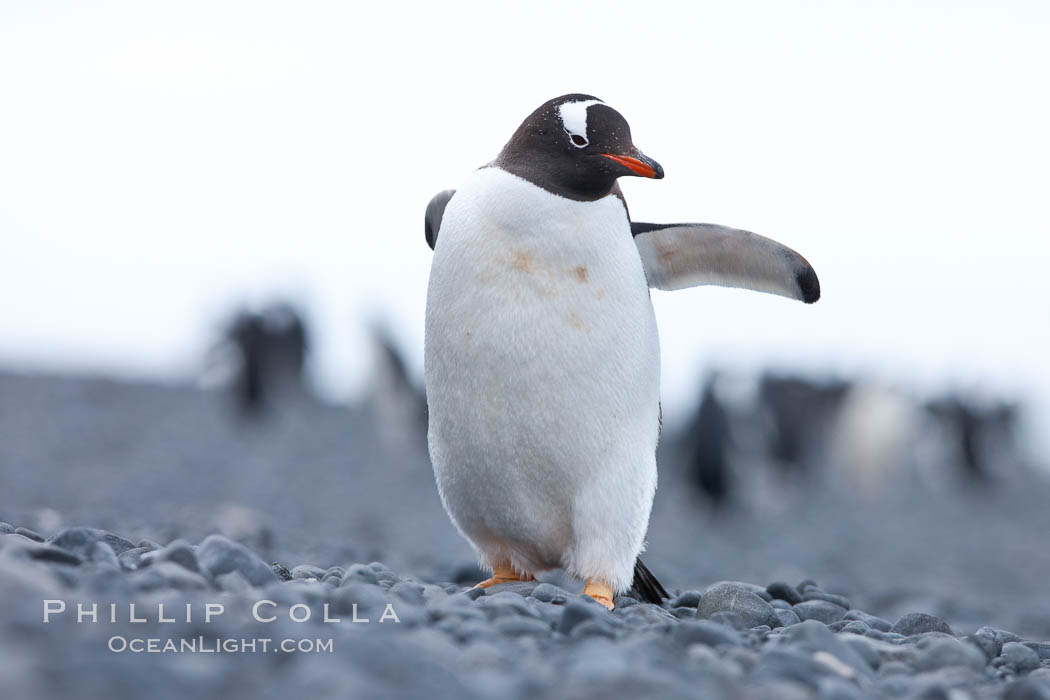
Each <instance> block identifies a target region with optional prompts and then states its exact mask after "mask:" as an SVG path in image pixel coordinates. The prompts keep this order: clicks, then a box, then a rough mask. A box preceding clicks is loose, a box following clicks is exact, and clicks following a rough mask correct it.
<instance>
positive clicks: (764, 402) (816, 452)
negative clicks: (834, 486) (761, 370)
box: [758, 374, 850, 477]
mask: <svg viewBox="0 0 1050 700" xmlns="http://www.w3.org/2000/svg"><path fill="white" fill-rule="evenodd" d="M849 389H850V385H849V384H848V383H846V382H841V381H835V380H829V381H826V382H815V381H810V380H808V379H803V378H801V377H787V376H779V375H774V374H766V375H764V376H763V377H762V379H761V382H760V384H759V398H758V400H759V404H760V410H762V411H763V412H765V413H766V415H767V417H768V420H769V423H770V431H769V453H770V457H771V458H772V460H773V462H774V464H776V466H777V467H778V468H779V469H780V470H781V471H782V472H783V474H784V475H785V476H796V477H798V476H803V475H807V474H809V473H811V472H812V471H814V469H815V468H816V466H817V465H819V464H821V463H822V462H823V461H824V457H825V453H826V451H827V448H828V441H829V438H830V436H831V435H832V434H833V432H834V430H835V423H836V421H837V418H838V414H839V411H840V410H841V408H842V404H843V401H844V399H845V397H846V396H847V394H848V392H849Z"/></svg>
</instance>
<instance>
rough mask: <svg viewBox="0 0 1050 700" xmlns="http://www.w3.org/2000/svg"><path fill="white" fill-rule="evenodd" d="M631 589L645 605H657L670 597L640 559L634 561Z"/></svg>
mask: <svg viewBox="0 0 1050 700" xmlns="http://www.w3.org/2000/svg"><path fill="white" fill-rule="evenodd" d="M631 588H632V589H633V590H634V592H635V593H637V594H638V597H639V598H640V599H641V600H643V601H645V602H646V603H654V604H656V605H659V604H660V603H661V602H662V601H663V600H664V599H666V598H670V597H671V596H670V595H668V593H667V591H666V590H664V587H663V586H662V585H661V584H660V582H659V581H657V580H656V577H655V576H653V572H652V571H649V568H648V567H647V566H646V565H645V564H643V563H642V560H641V559H635V560H634V581H633V582H632V583H631Z"/></svg>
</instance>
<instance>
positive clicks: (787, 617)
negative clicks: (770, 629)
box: [776, 608, 802, 627]
mask: <svg viewBox="0 0 1050 700" xmlns="http://www.w3.org/2000/svg"><path fill="white" fill-rule="evenodd" d="M776 615H777V617H778V618H780V624H782V625H783V626H784V627H790V626H791V625H797V624H798V623H800V622H802V620H801V619H799V616H798V615H797V614H796V613H795V611H794V610H792V609H791V608H788V609H787V610H781V609H780V608H777V609H776Z"/></svg>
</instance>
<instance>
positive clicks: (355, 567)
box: [0, 374, 1050, 700]
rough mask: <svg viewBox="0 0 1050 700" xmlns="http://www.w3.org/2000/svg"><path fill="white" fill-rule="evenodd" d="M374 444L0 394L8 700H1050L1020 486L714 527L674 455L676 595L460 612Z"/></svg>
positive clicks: (1032, 542) (771, 515) (1034, 515)
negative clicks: (611, 605) (250, 645)
mask: <svg viewBox="0 0 1050 700" xmlns="http://www.w3.org/2000/svg"><path fill="white" fill-rule="evenodd" d="M390 421H391V418H390V416H389V415H380V414H377V413H376V412H375V411H373V410H371V409H368V408H357V409H345V408H336V407H328V406H322V405H319V404H314V403H310V402H304V403H301V404H295V405H288V406H284V407H282V408H281V409H280V410H277V411H275V412H272V413H271V414H270V415H269V416H268V417H267V418H266V419H265V420H264V421H262V422H260V423H247V422H244V421H241V420H239V419H237V418H236V417H235V416H233V415H232V414H231V412H230V410H229V406H228V405H227V404H226V403H225V402H224V401H223V400H222V397H220V396H216V395H213V394H208V393H204V392H198V391H195V390H192V389H188V388H178V387H158V386H149V385H127V384H118V383H113V382H107V381H100V380H84V379H61V378H50V377H25V376H18V375H12V374H0V521H3V522H0V697H3V698H5V699H6V698H16V699H17V698H38V697H66V698H72V697H111V698H132V697H156V698H168V697H171V698H187V697H219V696H223V697H227V698H239V697H288V696H289V695H292V694H294V696H297V697H298V696H303V697H329V696H333V697H334V696H339V697H366V698H385V697H390V698H394V697H442V698H444V697H448V698H473V697H479V698H480V697H489V698H491V697H493V696H498V697H501V698H517V697H526V696H528V697H554V698H559V697H565V698H590V697H623V698H628V697H629V698H639V697H652V698H673V697H705V698H719V697H728V698H738V697H739V698H795V697H798V698H811V697H819V698H854V697H858V698H860V697H890V698H951V699H952V700H962V699H964V698H1000V697H1006V698H1011V699H1013V700H1017V699H1021V698H1050V643H1048V642H1047V641H1046V640H1048V639H1050V602H1048V601H1050V599H1048V597H1047V591H1048V590H1050V588H1048V583H1050V547H1047V546H1046V537H1047V534H1048V533H1050V508H1047V507H1046V503H1047V502H1048V499H1047V496H1048V495H1050V489H1048V488H1047V485H1046V483H1045V482H1044V481H1043V480H1042V479H1041V478H1039V477H1038V476H1037V475H1034V474H1022V473H1018V474H1017V475H1015V477H1014V478H1011V479H1008V480H1006V481H1003V482H997V483H991V484H987V485H985V486H982V487H981V488H980V489H979V490H977V491H974V490H972V489H971V490H962V489H961V488H960V487H957V486H952V485H951V484H950V480H948V481H945V482H944V484H942V485H941V486H940V487H938V488H937V489H935V490H929V489H926V490H924V489H922V488H917V487H914V485H908V486H906V487H905V486H903V485H902V486H901V487H900V488H898V489H895V490H891V491H890V492H887V493H883V494H879V495H878V497H877V498H873V497H871V495H870V494H868V495H866V496H865V497H859V496H861V495H856V494H854V496H857V497H850V495H849V494H842V493H839V492H835V491H833V490H830V489H827V488H824V487H823V486H822V484H821V482H820V480H813V479H810V480H808V481H803V482H798V483H783V484H779V485H777V486H776V488H774V489H772V491H771V492H770V493H769V494H768V495H767V497H765V498H764V499H762V500H756V501H753V502H751V505H750V506H746V507H738V508H735V509H731V510H728V511H726V512H721V513H715V512H712V511H711V510H710V508H708V507H707V506H706V505H705V504H704V503H703V502H702V501H699V500H697V498H696V497H695V496H694V495H693V494H692V493H691V492H690V491H689V490H688V488H687V487H686V485H685V480H684V479H683V478H682V477H681V474H679V473H677V472H676V468H675V465H674V464H669V463H668V462H667V461H666V460H665V463H664V464H663V466H662V469H663V471H662V472H661V487H660V492H659V495H658V498H657V502H656V504H655V506H654V514H653V521H652V525H651V531H650V547H649V552H648V553H647V555H646V561H647V563H648V564H649V566H650V568H651V569H653V571H654V572H655V573H656V574H657V575H658V576H659V577H660V578H661V579H662V580H663V581H664V583H665V585H666V586H667V588H668V589H669V590H671V591H672V592H673V594H674V597H673V599H672V600H670V601H667V602H666V604H665V605H664V606H662V607H661V606H654V605H649V604H645V603H640V602H637V601H635V600H633V599H631V598H629V597H622V598H621V599H620V600H619V601H618V605H617V609H616V610H615V611H613V612H611V613H610V612H608V611H606V610H605V609H604V608H602V607H601V606H599V605H597V604H595V603H593V602H592V601H590V600H589V599H587V598H585V597H581V596H580V595H579V590H580V586H579V584H578V583H576V582H571V581H568V580H565V579H564V578H562V577H560V576H559V575H558V574H553V575H551V576H549V577H545V578H544V580H543V582H541V583H529V584H507V585H504V586H500V587H496V588H492V589H489V590H488V591H486V592H482V591H478V590H473V589H470V588H469V584H470V583H472V582H473V581H475V580H477V579H479V578H481V577H482V572H480V571H478V570H477V569H476V568H475V567H474V566H473V564H472V563H471V557H470V553H469V550H468V549H467V548H466V546H465V545H464V544H463V543H462V542H461V541H460V540H459V538H458V536H457V535H456V533H455V532H454V531H453V530H452V528H451V526H450V525H449V524H448V521H447V518H446V517H445V515H444V514H443V512H442V511H441V508H440V504H439V502H438V500H437V496H436V493H435V492H434V487H433V482H432V478H431V476H430V474H429V472H428V469H429V467H428V466H427V464H426V458H425V450H424V447H423V443H422V440H421V436H420V435H419V434H417V433H415V432H414V429H412V428H410V427H408V426H407V425H400V426H397V427H395V426H393V425H391V424H390ZM100 528H102V529H100ZM380 561H381V562H384V563H379V562H380ZM807 579H808V580H807ZM742 581H754V582H769V581H774V583H770V584H769V585H755V584H754V583H744V582H742ZM785 581H786V582H785ZM818 582H819V583H818ZM78 603H81V604H83V605H84V606H86V607H82V608H81V611H82V612H83V613H85V615H84V616H82V617H81V621H80V622H78V619H77V618H78V608H77V605H78ZM132 603H134V605H135V608H134V609H131V608H130V607H129V606H130V604H132ZM92 604H96V605H97V608H94V609H93V608H92V607H91V605H92ZM111 604H112V607H111ZM161 605H163V608H161V607H160V606H161ZM217 605H221V606H223V610H222V612H221V613H217V612H216V608H215V607H214V606H217ZM187 606H188V607H187ZM209 606H212V607H209ZM326 606H327V609H326ZM60 608H61V610H60ZM253 608H254V611H253ZM209 610H211V612H212V615H211V618H212V619H210V620H206V619H205V618H206V615H207V614H208V612H209ZM92 611H94V613H95V617H94V618H92V615H91V613H92ZM253 612H254V614H253ZM187 616H188V617H189V621H187V619H186V618H187ZM45 617H48V619H49V621H48V622H47V623H45V622H44V618H45ZM305 617H308V618H309V619H305V620H304V621H301V622H299V621H296V620H298V619H303V618H305ZM326 617H327V618H328V619H329V620H334V619H336V618H337V619H338V621H325V618H326ZM270 618H274V619H272V621H271V620H270ZM293 618H294V619H293ZM139 619H143V620H145V621H144V622H139V621H137V620H139ZM168 620H173V621H171V622H169V621H168ZM364 620H368V621H367V622H365V621H364ZM1006 630H1010V631H1006ZM136 640H142V641H136ZM148 640H156V641H155V642H152V644H153V645H154V646H153V648H154V649H156V650H157V651H155V652H152V653H151V652H150V651H136V650H135V649H136V648H137V645H139V644H141V645H149V644H150V642H149V641H148ZM167 640H173V641H172V643H171V644H172V645H174V649H172V648H171V647H170V646H169V647H168V648H167V649H166V647H165V645H166V644H167ZM231 640H232V641H231ZM242 640H256V641H255V651H254V652H251V651H248V652H242V651H240V650H239V649H240V648H241V647H242V645H243V644H244V642H243V641H242ZM262 640H270V641H269V642H268V643H266V647H265V649H264V648H263V645H264V642H263V641H262ZM286 640H291V641H290V642H287V641H286ZM329 640H330V642H329ZM191 643H192V644H195V645H196V649H197V652H196V653H190V652H188V651H185V650H180V649H185V647H183V646H182V645H184V644H191ZM282 643H284V644H285V646H286V647H287V644H288V643H290V644H291V645H292V648H293V649H295V650H293V651H286V650H284V649H281V648H276V650H275V647H279V645H281V644H282ZM329 644H330V646H329ZM124 645H127V646H124ZM233 647H237V648H236V649H234V648H233ZM147 648H148V646H147Z"/></svg>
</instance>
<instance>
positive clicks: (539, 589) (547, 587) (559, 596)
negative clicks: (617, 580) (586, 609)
mask: <svg viewBox="0 0 1050 700" xmlns="http://www.w3.org/2000/svg"><path fill="white" fill-rule="evenodd" d="M570 595H571V594H570V593H569V592H568V591H565V590H563V589H561V588H558V587H557V586H555V585H554V584H552V583H541V584H539V585H538V586H536V587H535V588H533V589H532V597H533V598H535V599H536V600H538V601H540V602H542V603H564V602H565V601H567V600H568V599H569V596H570ZM618 604H621V605H622V602H619V601H618Z"/></svg>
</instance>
